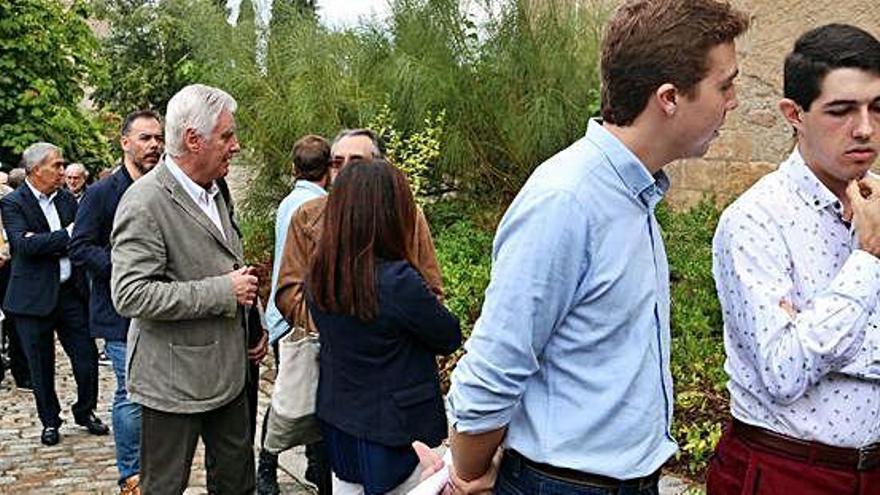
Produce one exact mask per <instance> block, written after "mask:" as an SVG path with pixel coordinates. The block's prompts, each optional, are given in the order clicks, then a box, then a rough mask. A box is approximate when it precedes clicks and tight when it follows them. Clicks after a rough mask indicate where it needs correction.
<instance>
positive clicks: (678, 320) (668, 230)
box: [657, 198, 729, 478]
mask: <svg viewBox="0 0 880 495" xmlns="http://www.w3.org/2000/svg"><path fill="white" fill-rule="evenodd" d="M657 213H658V214H657V216H658V220H659V221H660V223H661V224H662V225H663V232H664V239H665V242H666V251H667V254H668V256H669V267H670V278H671V282H672V294H671V297H672V308H671V310H672V311H671V325H672V363H671V367H672V375H673V377H674V380H675V421H674V424H673V436H674V437H675V438H676V439H677V440H678V441H679V444H680V447H681V450H680V452H679V454H678V457H677V463H678V466H677V469H678V470H680V471H683V472H684V474H687V475H690V476H693V477H697V478H700V477H702V476H703V475H704V471H705V468H706V463H707V461H708V458H709V455H710V454H711V453H712V451H713V450H714V449H715V444H716V443H717V442H718V439H719V438H720V436H721V428H722V424H723V422H724V421H725V419H726V418H727V417H728V411H729V409H728V397H727V392H726V391H725V383H726V380H727V375H726V374H725V373H724V368H723V366H724V357H725V353H724V341H723V332H722V328H723V326H722V325H723V323H722V319H721V306H720V304H719V303H718V297H717V295H716V292H715V282H714V279H713V278H712V236H713V234H714V232H715V227H716V226H717V225H718V218H719V216H720V213H721V210H720V209H719V208H718V207H717V206H716V205H715V202H714V200H713V199H712V198H705V199H704V200H703V201H701V202H700V203H699V204H697V205H696V206H694V207H693V208H691V209H689V210H687V211H682V212H672V211H670V210H669V209H668V208H666V207H665V204H664V205H663V207H661V208H660V209H659V210H658V212H657Z"/></svg>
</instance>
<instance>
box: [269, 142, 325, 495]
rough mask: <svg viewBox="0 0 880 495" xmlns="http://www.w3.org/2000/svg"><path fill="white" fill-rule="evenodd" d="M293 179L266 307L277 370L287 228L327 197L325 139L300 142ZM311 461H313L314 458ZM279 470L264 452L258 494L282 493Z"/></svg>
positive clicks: (278, 220) (281, 211)
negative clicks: (278, 294)
mask: <svg viewBox="0 0 880 495" xmlns="http://www.w3.org/2000/svg"><path fill="white" fill-rule="evenodd" d="M293 175H294V177H295V182H294V185H293V190H292V191H290V194H288V195H287V197H285V198H284V200H282V201H281V204H280V205H279V206H278V211H277V212H276V215H275V256H274V261H273V263H272V293H271V295H270V296H269V301H268V303H267V304H266V324H267V326H268V327H269V343H270V344H272V346H273V348H274V351H275V364H276V368H277V365H278V340H279V339H280V338H281V337H283V336H284V335H285V334H287V332H288V331H289V330H290V328H291V327H290V324H288V323H287V321H285V320H284V317H283V316H281V313H280V312H279V311H278V308H277V307H276V306H275V286H276V285H277V284H278V268H279V266H280V265H281V255H282V253H283V251H284V243H285V241H286V240H287V232H288V227H289V225H290V220H291V219H292V218H293V214H294V213H296V210H297V209H298V208H299V207H300V206H302V205H303V204H304V203H306V202H308V201H310V200H312V199H315V198H320V197H321V196H325V195H326V194H327V190H326V189H327V186H328V185H329V184H330V181H331V179H332V176H333V175H334V173H333V166H332V163H331V159H330V145H329V143H327V140H326V139H324V138H322V137H320V136H314V135H307V136H304V137H302V138H300V140H299V141H297V142H296V144H294V146H293ZM268 422H269V411H268V410H267V411H266V416H265V418H264V419H263V434H262V439H261V444H262V443H264V442H265V440H266V432H267V423H268ZM310 450H311V449H310ZM317 450H320V449H317ZM309 457H310V461H311V460H312V458H313V457H314V456H309ZM319 457H320V456H319ZM310 463H311V462H310ZM312 464H314V463H312ZM317 464H326V463H321V462H320V460H318V462H317ZM311 467H312V468H313V469H315V468H317V470H318V471H320V468H318V466H311ZM277 468H278V454H277V453H272V452H269V451H267V450H265V449H261V451H260V462H259V467H258V469H257V472H258V477H257V490H258V492H259V493H260V494H261V495H262V494H277V493H279V487H278V479H277Z"/></svg>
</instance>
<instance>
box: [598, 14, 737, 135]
mask: <svg viewBox="0 0 880 495" xmlns="http://www.w3.org/2000/svg"><path fill="white" fill-rule="evenodd" d="M748 27H749V18H748V16H747V15H746V14H745V13H743V12H741V11H739V10H736V9H734V8H733V7H732V6H731V5H730V4H729V3H728V2H724V1H718V0H629V1H627V2H625V3H624V4H623V5H621V6H620V7H619V8H618V9H617V11H615V13H614V15H613V16H612V18H611V20H609V21H608V25H607V26H606V28H605V38H604V40H603V42H602V64H601V65H602V118H603V119H604V120H605V121H606V122H609V123H611V124H615V125H619V126H627V125H630V124H632V123H633V121H635V119H636V117H638V116H639V115H640V114H641V113H642V111H644V109H645V106H647V104H648V99H649V98H650V96H651V93H653V92H654V91H655V90H656V89H657V88H659V87H660V86H661V85H663V84H666V83H672V84H674V85H675V87H676V88H678V90H679V91H680V92H681V93H682V94H684V95H685V96H693V90H694V88H695V87H696V85H697V83H699V82H700V81H701V80H702V79H703V78H704V77H706V71H707V70H708V67H707V55H708V53H709V50H711V49H712V48H714V47H715V46H717V45H721V44H724V43H730V42H732V41H733V40H734V39H736V38H737V37H738V36H739V35H741V34H742V33H744V32H745V31H746V29H748Z"/></svg>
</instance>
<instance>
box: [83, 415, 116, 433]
mask: <svg viewBox="0 0 880 495" xmlns="http://www.w3.org/2000/svg"><path fill="white" fill-rule="evenodd" d="M76 424H78V425H80V426H85V427H86V429H87V430H89V433H91V434H92V435H106V434H108V433H110V428H107V425H105V424H104V423H102V422H101V420H100V419H99V418H98V417H97V416H95V413H93V412H92V413H89V415H88V417H86V418H82V419H78V420H76Z"/></svg>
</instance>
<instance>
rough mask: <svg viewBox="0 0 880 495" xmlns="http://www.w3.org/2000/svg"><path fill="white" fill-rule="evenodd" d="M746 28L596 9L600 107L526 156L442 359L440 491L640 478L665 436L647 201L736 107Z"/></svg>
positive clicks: (659, 301)
mask: <svg viewBox="0 0 880 495" xmlns="http://www.w3.org/2000/svg"><path fill="white" fill-rule="evenodd" d="M747 27H748V18H747V17H746V16H745V15H744V14H743V13H741V12H739V11H737V10H735V9H733V8H732V7H731V6H730V5H729V4H728V3H726V2H721V1H716V0H694V1H690V2H681V1H676V0H632V1H628V2H625V3H624V4H623V5H622V6H621V7H620V8H619V9H618V10H617V11H616V13H615V14H614V15H613V17H612V18H611V20H610V21H609V24H608V26H607V29H606V35H605V40H604V43H603V46H602V64H601V65H602V119H601V120H599V119H595V120H591V121H590V122H589V126H588V128H587V132H586V136H584V137H583V138H582V139H580V140H578V141H577V142H575V143H574V144H572V145H571V146H570V147H568V148H567V149H565V150H563V151H561V152H560V153H558V154H557V155H556V156H554V157H552V158H550V159H549V160H548V161H547V162H545V163H544V164H542V165H541V166H540V167H538V168H537V169H536V170H535V172H534V173H533V174H532V176H531V177H530V178H529V180H528V181H527V183H526V184H525V186H524V187H523V188H522V190H521V191H520V192H519V194H518V195H517V197H516V199H514V201H513V203H512V204H511V205H510V208H509V209H508V210H507V212H506V213H505V215H504V218H503V219H502V220H501V223H500V225H499V227H498V232H497V234H496V237H495V242H494V245H493V267H492V279H491V282H490V284H489V288H488V289H487V291H486V300H485V303H484V305H483V309H482V315H481V317H480V319H479V321H478V322H477V324H476V326H475V328H474V332H473V334H472V336H471V338H470V339H469V340H468V342H467V344H466V347H465V348H466V349H467V354H466V355H465V356H464V358H462V360H461V361H460V362H459V364H458V366H457V368H456V370H455V372H454V373H453V376H452V388H451V390H450V393H449V413H450V424H451V425H452V427H453V435H452V452H453V468H452V469H451V473H450V474H451V483H450V485H449V486H448V487H447V491H448V492H454V493H456V494H461V493H464V494H468V493H484V492H486V491H488V490H492V489H493V487H494V493H495V494H502V495H506V494H526V493H529V494H530V493H539V492H540V493H558V494H600V493H609V494H610V493H634V494H635V493H637V494H655V493H657V490H658V488H657V485H658V479H659V470H660V467H661V466H662V465H663V464H664V463H665V462H666V460H667V459H668V458H669V457H670V456H672V455H673V454H674V453H675V451H676V449H677V445H676V443H675V440H674V439H673V438H672V436H671V434H670V423H671V421H672V403H673V394H672V376H671V374H670V371H669V355H670V331H669V269H668V265H667V260H666V252H665V251H664V247H663V239H662V237H661V233H660V229H659V225H658V223H657V220H656V218H655V216H654V208H655V206H656V205H657V203H658V202H659V201H660V200H661V199H662V197H663V194H664V193H665V192H666V190H667V189H668V187H669V181H668V179H667V177H666V175H665V174H664V173H663V170H662V169H663V167H664V166H665V165H666V164H668V163H669V162H671V161H673V160H676V159H679V158H688V157H698V156H702V155H703V154H705V152H706V150H707V149H708V147H709V144H710V143H711V141H712V140H713V139H714V138H715V137H716V136H718V131H719V129H720V128H721V126H722V125H723V123H724V119H725V116H726V114H727V112H728V111H731V110H733V109H734V108H735V107H736V106H737V99H736V93H735V90H734V86H733V80H734V78H735V77H736V76H737V74H738V68H737V62H736V51H735V47H734V40H735V39H736V38H737V37H738V36H739V35H740V34H742V33H743V32H744V31H745V30H746V29H747ZM499 446H503V449H502V450H503V454H502V450H498V447H499ZM496 451H497V452H498V453H497V454H496Z"/></svg>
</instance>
